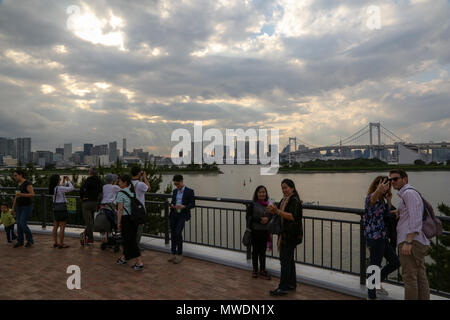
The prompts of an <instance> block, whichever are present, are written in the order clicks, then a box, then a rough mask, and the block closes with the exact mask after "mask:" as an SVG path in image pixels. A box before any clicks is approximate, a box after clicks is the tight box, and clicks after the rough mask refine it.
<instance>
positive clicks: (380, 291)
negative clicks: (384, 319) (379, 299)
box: [377, 288, 389, 296]
mask: <svg viewBox="0 0 450 320" xmlns="http://www.w3.org/2000/svg"><path fill="white" fill-rule="evenodd" d="M377 294H379V295H380V296H388V295H389V292H387V291H386V289H384V288H380V289H377Z"/></svg>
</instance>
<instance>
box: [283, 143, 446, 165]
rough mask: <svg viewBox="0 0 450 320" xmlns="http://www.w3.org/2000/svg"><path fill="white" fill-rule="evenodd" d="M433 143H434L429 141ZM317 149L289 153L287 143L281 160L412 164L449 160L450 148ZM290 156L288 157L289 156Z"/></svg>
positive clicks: (289, 146)
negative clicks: (374, 161)
mask: <svg viewBox="0 0 450 320" xmlns="http://www.w3.org/2000/svg"><path fill="white" fill-rule="evenodd" d="M430 144H433V145H435V143H433V142H430ZM321 149H326V150H317V149H309V148H308V147H306V146H305V145H300V146H298V148H297V151H301V152H298V153H296V154H290V153H289V151H290V150H291V145H287V146H286V147H285V148H284V149H283V150H282V153H281V157H282V161H284V162H307V161H313V160H316V159H320V160H337V159H358V158H362V159H372V158H378V159H380V160H383V161H385V162H388V163H398V164H414V163H415V162H416V161H417V160H420V161H423V162H425V163H430V162H432V161H434V162H436V163H446V162H447V161H450V149H449V146H448V143H446V142H442V146H439V147H436V146H433V148H432V149H431V148H430V147H429V146H427V144H423V146H422V147H421V146H420V144H419V145H417V146H415V145H406V144H405V143H395V144H394V148H393V149H389V148H385V147H383V146H381V147H380V148H378V149H377V146H374V147H373V148H372V150H371V149H370V148H365V149H354V148H353V147H351V146H335V147H324V148H321ZM289 157H290V158H289Z"/></svg>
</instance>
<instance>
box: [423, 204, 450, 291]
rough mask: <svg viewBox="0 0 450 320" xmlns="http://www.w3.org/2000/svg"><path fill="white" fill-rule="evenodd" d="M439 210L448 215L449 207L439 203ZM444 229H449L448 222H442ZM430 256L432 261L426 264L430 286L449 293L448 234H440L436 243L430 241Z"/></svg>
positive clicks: (449, 251)
mask: <svg viewBox="0 0 450 320" xmlns="http://www.w3.org/2000/svg"><path fill="white" fill-rule="evenodd" d="M438 209H439V212H441V213H442V214H443V215H445V216H447V217H449V216H450V207H449V206H447V205H445V204H443V203H441V204H440V205H439V206H438ZM442 225H443V228H444V230H445V231H450V222H444V221H443V223H442ZM430 257H431V258H432V259H433V263H431V264H427V265H426V267H427V268H426V269H427V275H428V279H429V281H430V288H433V289H437V290H440V291H444V292H447V293H450V236H449V235H442V236H440V237H439V241H438V243H437V244H436V243H434V242H431V250H430Z"/></svg>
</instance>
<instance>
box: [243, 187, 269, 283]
mask: <svg viewBox="0 0 450 320" xmlns="http://www.w3.org/2000/svg"><path fill="white" fill-rule="evenodd" d="M268 205H269V196H268V194H267V189H266V187H264V186H258V187H257V188H256V190H255V192H254V194H253V202H252V204H251V205H250V210H249V212H248V216H247V227H248V228H249V229H250V230H251V235H252V261H253V278H258V275H259V276H260V277H261V278H263V279H266V280H270V279H271V276H270V275H269V274H268V273H267V271H266V250H267V234H268V232H267V223H268V222H269V220H270V217H271V215H270V213H269V211H268V210H267V206H268ZM258 260H259V272H258Z"/></svg>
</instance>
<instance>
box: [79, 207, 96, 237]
mask: <svg viewBox="0 0 450 320" xmlns="http://www.w3.org/2000/svg"><path fill="white" fill-rule="evenodd" d="M81 208H82V210H83V219H84V223H85V224H86V228H85V229H84V232H85V234H86V235H87V238H88V241H89V242H94V212H95V211H97V202H96V201H83V203H82V205H81Z"/></svg>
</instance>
